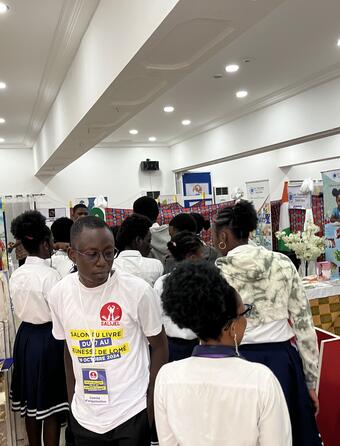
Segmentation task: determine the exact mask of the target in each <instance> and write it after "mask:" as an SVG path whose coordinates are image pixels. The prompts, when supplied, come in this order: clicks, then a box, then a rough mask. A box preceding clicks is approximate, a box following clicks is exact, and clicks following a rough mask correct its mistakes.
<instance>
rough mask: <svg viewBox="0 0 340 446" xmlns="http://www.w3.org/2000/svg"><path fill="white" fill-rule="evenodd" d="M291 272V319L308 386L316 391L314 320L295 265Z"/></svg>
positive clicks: (317, 354)
mask: <svg viewBox="0 0 340 446" xmlns="http://www.w3.org/2000/svg"><path fill="white" fill-rule="evenodd" d="M291 272H292V277H291V284H292V285H291V290H290V295H289V299H288V312H289V317H290V319H291V321H292V323H293V330H294V332H295V336H296V342H297V346H298V349H299V353H300V356H301V359H302V363H303V370H304V372H305V378H306V383H307V386H308V388H309V389H315V388H316V382H317V379H318V362H319V352H318V347H317V338H316V333H315V329H314V323H313V318H312V314H311V310H310V306H309V302H308V298H307V296H306V292H305V289H304V287H303V285H302V282H301V279H300V277H299V275H298V273H297V271H296V269H295V267H294V266H293V265H292V266H291Z"/></svg>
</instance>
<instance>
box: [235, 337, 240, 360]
mask: <svg viewBox="0 0 340 446" xmlns="http://www.w3.org/2000/svg"><path fill="white" fill-rule="evenodd" d="M234 343H235V352H236V355H237V356H240V352H239V351H238V345H237V338H236V333H235V334H234Z"/></svg>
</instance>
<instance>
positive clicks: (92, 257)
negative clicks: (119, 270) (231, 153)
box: [74, 248, 119, 263]
mask: <svg viewBox="0 0 340 446" xmlns="http://www.w3.org/2000/svg"><path fill="white" fill-rule="evenodd" d="M74 251H76V252H77V253H78V254H80V255H81V256H83V257H84V260H85V261H86V262H88V263H97V262H98V260H99V258H100V255H102V256H103V257H104V260H105V261H106V262H112V261H113V260H114V259H115V258H116V257H117V256H118V254H119V251H118V249H117V248H114V249H106V250H105V251H87V252H82V251H79V250H78V249H74Z"/></svg>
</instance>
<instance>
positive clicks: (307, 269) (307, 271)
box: [299, 260, 316, 277]
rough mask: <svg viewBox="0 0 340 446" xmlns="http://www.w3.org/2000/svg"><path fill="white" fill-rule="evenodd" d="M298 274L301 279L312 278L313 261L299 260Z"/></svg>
mask: <svg viewBox="0 0 340 446" xmlns="http://www.w3.org/2000/svg"><path fill="white" fill-rule="evenodd" d="M299 274H300V276H301V277H306V276H314V275H315V274H316V262H315V260H309V261H308V260H301V265H300V268H299Z"/></svg>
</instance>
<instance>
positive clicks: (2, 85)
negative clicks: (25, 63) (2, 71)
mask: <svg viewBox="0 0 340 446" xmlns="http://www.w3.org/2000/svg"><path fill="white" fill-rule="evenodd" d="M6 87H7V85H6V84H5V82H0V90H3V89H4V88H6Z"/></svg>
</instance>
